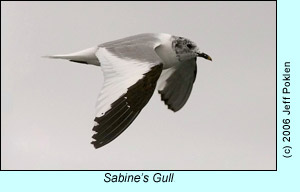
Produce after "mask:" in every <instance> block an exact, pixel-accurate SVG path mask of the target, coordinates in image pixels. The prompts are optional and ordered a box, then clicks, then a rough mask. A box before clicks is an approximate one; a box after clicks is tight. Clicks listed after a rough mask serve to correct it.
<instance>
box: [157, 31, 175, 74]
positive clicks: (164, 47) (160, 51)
mask: <svg viewBox="0 0 300 192" xmlns="http://www.w3.org/2000/svg"><path fill="white" fill-rule="evenodd" d="M158 38H159V39H160V40H161V42H162V43H161V45H160V46H158V47H157V48H156V49H155V51H156V53H157V55H158V56H159V57H160V58H161V59H162V61H163V64H164V66H163V68H164V69H167V68H170V67H174V66H176V65H177V64H179V60H178V58H177V57H176V53H175V51H174V50H173V49H172V41H173V37H172V36H171V35H169V34H165V33H161V34H159V36H158Z"/></svg>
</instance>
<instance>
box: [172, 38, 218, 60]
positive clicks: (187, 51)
mask: <svg viewBox="0 0 300 192" xmlns="http://www.w3.org/2000/svg"><path fill="white" fill-rule="evenodd" d="M172 48H173V50H174V51H175V53H176V56H177V58H178V60H179V61H185V60H189V59H192V58H196V57H203V58H204V59H207V60H210V61H212V59H211V57H210V56H209V55H207V54H206V53H203V52H201V51H200V50H199V48H198V47H197V45H196V43H194V42H192V41H191V40H189V39H187V38H184V37H174V40H173V42H172Z"/></svg>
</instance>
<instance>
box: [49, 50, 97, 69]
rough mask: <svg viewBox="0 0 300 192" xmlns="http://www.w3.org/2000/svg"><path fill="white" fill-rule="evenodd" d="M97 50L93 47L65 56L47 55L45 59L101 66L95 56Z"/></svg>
mask: <svg viewBox="0 0 300 192" xmlns="http://www.w3.org/2000/svg"><path fill="white" fill-rule="evenodd" d="M97 50H98V47H92V48H88V49H85V50H82V51H78V52H75V53H70V54H64V55H47V56H43V57H45V58H50V59H67V60H69V61H73V62H78V63H85V64H92V65H97V66H100V62H99V60H98V58H97V57H96V55H95V53H96V51H97Z"/></svg>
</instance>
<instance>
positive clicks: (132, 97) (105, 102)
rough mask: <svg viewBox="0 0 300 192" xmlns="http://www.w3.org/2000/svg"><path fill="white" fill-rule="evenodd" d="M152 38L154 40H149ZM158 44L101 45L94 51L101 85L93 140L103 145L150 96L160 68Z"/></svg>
mask: <svg viewBox="0 0 300 192" xmlns="http://www.w3.org/2000/svg"><path fill="white" fill-rule="evenodd" d="M152 42H153V41H152ZM155 46H157V44H145V43H143V44H139V43H138V42H134V43H132V44H130V43H128V42H127V43H126V44H125V45H123V44H117V45H113V46H109V45H107V46H106V47H100V48H99V50H98V51H97V53H96V56H97V57H98V59H99V61H100V63H101V66H102V70H103V74H104V85H103V88H102V90H101V92H100V96H99V98H98V102H97V114H96V118H95V126H94V128H93V130H94V131H95V132H96V134H94V135H93V139H95V141H92V144H93V145H94V147H95V148H99V147H102V146H104V145H106V144H107V143H109V142H111V141H112V140H114V139H115V138H116V137H117V136H119V135H120V134H121V133H122V132H123V131H124V130H125V129H126V128H127V127H128V126H129V125H130V124H131V123H132V122H133V120H134V119H135V118H136V117H137V115H138V114H139V113H140V111H141V110H142V109H143V107H144V106H145V105H146V104H147V103H148V101H149V99H150V98H151V96H152V94H153V92H154V90H155V87H156V83H157V80H158V78H159V76H160V74H161V72H162V68H163V65H162V62H161V60H160V58H159V57H158V56H157V55H156V53H155V51H154V48H155Z"/></svg>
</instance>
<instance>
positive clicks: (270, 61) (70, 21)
mask: <svg viewBox="0 0 300 192" xmlns="http://www.w3.org/2000/svg"><path fill="white" fill-rule="evenodd" d="M275 16H276V2H156V3H153V2H122V3H121V2H1V30H2V31H1V40H2V42H1V56H2V57H1V104H2V105H1V119H2V121H1V162H2V169H275V164H276V158H275V153H276V149H275V145H276V138H275V134H276V132H275V129H276V122H275V117H276V110H275V107H276V106H275V89H276V87H275V70H276V58H275V56H276V41H275V39H276V33H275V32H276V17H275ZM145 32H164V33H169V34H173V35H179V36H183V37H187V38H189V39H191V40H192V41H194V42H196V43H197V44H198V46H199V47H200V49H201V50H202V51H203V52H205V53H207V54H209V55H210V56H211V57H212V58H213V62H209V61H207V60H204V59H198V62H197V63H198V74H197V78H196V81H195V83H194V88H193V91H192V94H191V96H190V98H189V100H188V102H187V104H186V105H185V106H184V107H183V109H182V110H180V111H179V112H177V113H174V112H172V111H170V110H168V109H167V107H166V106H165V105H164V104H163V102H162V101H160V97H159V95H158V94H157V92H155V93H154V95H153V97H152V99H151V100H150V101H149V103H148V104H147V105H146V107H145V108H144V109H143V110H142V112H141V113H140V115H139V116H138V117H137V119H136V120H135V121H134V122H133V123H132V124H131V126H130V127H129V128H128V129H127V130H126V131H125V132H124V133H123V134H121V135H120V136H119V137H118V138H117V139H115V140H114V141H112V142H111V143H109V144H108V145H106V146H104V147H103V148H100V149H97V150H95V149H94V148H93V146H92V145H91V144H90V142H91V141H92V138H91V136H92V135H93V131H92V127H93V125H94V122H93V119H94V115H95V103H96V99H97V96H98V94H99V92H100V89H101V86H102V83H103V76H102V72H101V69H100V68H99V67H96V66H86V65H80V64H76V63H71V62H68V61H64V60H50V59H44V58H41V56H43V55H49V54H61V53H69V52H74V51H79V50H82V49H85V48H89V47H92V46H95V45H98V44H100V43H104V42H107V41H111V40H115V39H118V38H122V37H126V36H130V35H135V34H139V33H145Z"/></svg>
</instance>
